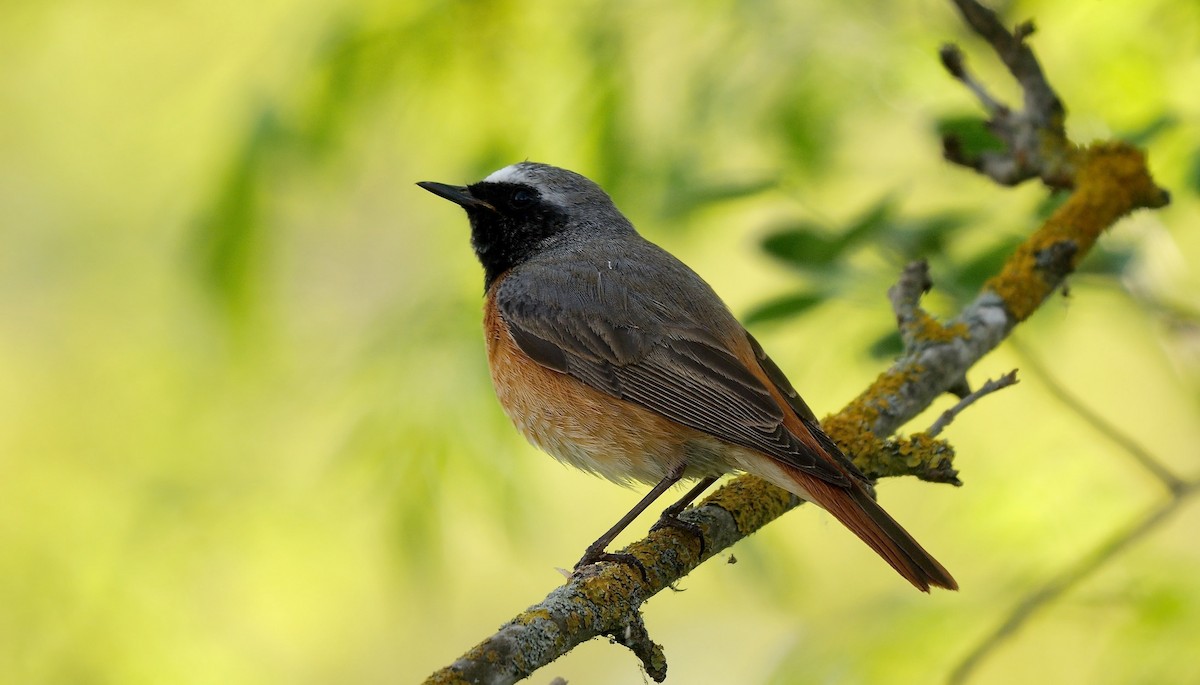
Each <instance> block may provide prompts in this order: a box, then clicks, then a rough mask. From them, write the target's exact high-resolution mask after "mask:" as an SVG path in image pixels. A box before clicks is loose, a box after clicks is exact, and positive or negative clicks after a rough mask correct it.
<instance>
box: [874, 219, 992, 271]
mask: <svg viewBox="0 0 1200 685" xmlns="http://www.w3.org/2000/svg"><path fill="white" fill-rule="evenodd" d="M973 220H974V216H973V215H972V214H969V213H965V212H958V213H955V212H944V213H941V214H933V215H931V216H928V217H922V218H915V219H905V220H904V221H903V222H900V223H898V224H894V225H893V227H892V229H891V230H889V231H887V232H886V233H884V234H883V235H881V236H880V240H881V241H882V242H884V243H886V244H887V245H888V246H889V247H891V248H892V249H893V250H895V251H896V252H898V253H899V254H900V257H901V258H902V259H904V260H905V261H908V260H911V259H916V258H918V257H921V258H930V257H937V256H940V255H941V254H943V253H944V252H945V251H946V245H948V244H949V242H950V238H951V236H952V234H953V233H954V232H955V231H957V230H959V229H961V228H962V227H964V226H966V225H968V224H969V223H970V222H971V221H973Z"/></svg>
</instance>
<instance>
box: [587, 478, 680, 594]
mask: <svg viewBox="0 0 1200 685" xmlns="http://www.w3.org/2000/svg"><path fill="white" fill-rule="evenodd" d="M686 469H687V462H681V463H680V464H679V465H678V466H676V467H675V468H673V469H671V472H670V473H668V474H667V475H666V476H665V477H664V478H663V479H662V480H660V481H658V484H657V485H655V486H654V487H653V488H651V489H650V492H647V493H646V496H645V497H643V498H642V499H641V501H639V502H638V503H637V504H635V505H633V508H632V509H630V510H629V512H628V513H626V514H625V515H624V516H622V517H621V520H620V521H617V522H616V524H614V525H613V527H612V528H609V529H608V531H607V532H605V533H604V535H601V536H600V537H599V538H597V540H596V541H595V542H593V543H592V544H590V545H588V548H587V551H585V552H584V553H583V558H582V559H580V560H579V563H577V564H575V570H576V571H578V570H579V569H580V568H582V567H584V566H587V565H589V564H594V563H596V562H598V561H613V562H617V563H621V564H629V565H631V566H636V567H637V569H638V571H640V572H641V574H642V580H644V581H646V582H650V581H649V577H648V576H647V575H646V567H645V566H643V565H642V562H641V561H638V558H637V557H635V556H633V555H632V554H621V553H613V552H606V551H604V550H605V548H607V547H608V544H609V543H610V542H612V541H613V539H614V538H616V537H617V535H619V534H620V533H621V531H623V530H625V529H626V528H627V527H628V526H629V524H630V523H633V520H634V519H636V518H637V517H638V516H639V515H641V513H642V512H643V511H646V508H647V507H649V506H650V505H651V504H653V503H654V500H656V499H658V498H659V497H661V496H662V494H663V493H664V492H666V491H667V490H668V489H670V487H671V486H672V485H674V484H676V483H678V482H679V479H680V478H683V472H684V471H685V470H686ZM697 494H699V493H697ZM684 504H685V505H686V502H685V503H684Z"/></svg>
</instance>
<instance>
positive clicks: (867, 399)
mask: <svg viewBox="0 0 1200 685" xmlns="http://www.w3.org/2000/svg"><path fill="white" fill-rule="evenodd" d="M953 1H954V3H955V5H956V6H958V8H959V9H960V11H961V12H962V13H963V16H964V19H965V20H966V21H967V22H968V24H969V25H970V26H971V27H972V28H973V29H974V30H975V31H976V32H977V33H979V34H980V35H981V36H982V37H984V38H985V39H987V40H988V42H989V43H990V44H991V45H992V46H993V47H994V48H995V49H996V51H997V53H998V55H999V56H1000V58H1001V60H1002V61H1004V63H1005V64H1006V65H1007V66H1008V67H1009V70H1010V71H1011V72H1012V74H1013V76H1014V78H1016V79H1017V81H1018V83H1019V84H1020V85H1021V88H1022V90H1023V92H1024V103H1025V109H1024V110H1023V111H1017V112H1014V111H1012V110H1009V109H1008V108H1007V107H1005V106H1003V105H1000V104H998V103H997V102H996V101H995V99H994V98H991V96H988V95H986V90H985V89H983V87H982V85H980V84H979V83H978V82H977V81H976V80H975V79H974V78H973V77H971V76H970V75H969V73H968V72H967V71H966V67H965V64H964V61H963V59H962V56H961V53H959V52H958V50H957V48H947V49H944V50H943V53H942V56H943V62H944V63H945V64H946V66H947V68H948V69H949V70H950V72H951V74H952V75H954V76H955V78H958V79H959V80H960V81H963V82H964V83H965V84H967V85H968V87H970V88H971V89H972V90H973V91H975V92H976V93H977V94H982V95H981V98H980V99H981V100H982V101H983V102H984V106H985V109H987V111H988V114H989V115H990V116H991V120H990V121H989V124H990V125H991V126H992V127H993V130H995V131H996V132H997V133H998V136H999V138H1000V139H1001V140H1002V141H1003V142H1004V143H1005V145H1006V149H1005V150H1003V151H1000V152H995V153H990V154H989V156H988V157H986V159H985V158H979V159H970V160H968V159H955V158H954V157H953V156H952V155H951V148H952V147H954V143H953V141H947V143H946V145H947V156H948V157H950V158H951V159H952V161H956V162H959V163H963V164H967V165H968V166H971V167H972V168H976V169H978V170H980V171H981V172H983V173H987V174H988V175H989V176H991V177H992V178H994V179H996V180H997V181H998V182H1000V183H1004V184H1009V185H1011V184H1013V183H1017V182H1019V181H1021V180H1025V179H1028V178H1040V179H1041V180H1042V181H1043V182H1044V183H1045V184H1047V185H1048V186H1051V187H1055V188H1071V189H1073V192H1072V195H1071V197H1070V198H1069V199H1068V200H1067V202H1066V203H1064V204H1063V205H1062V206H1061V207H1060V208H1059V209H1058V211H1057V212H1055V213H1054V215H1053V216H1051V217H1050V218H1049V219H1048V220H1047V221H1046V222H1045V224H1044V225H1043V226H1042V227H1041V228H1040V229H1038V231H1036V232H1035V233H1034V234H1033V235H1032V236H1030V237H1029V239H1028V240H1026V241H1025V242H1024V244H1022V245H1021V246H1020V248H1019V249H1018V250H1017V251H1016V252H1015V253H1014V254H1013V255H1012V256H1011V257H1010V258H1009V260H1008V261H1007V263H1006V264H1005V265H1004V267H1003V268H1002V269H1001V270H1000V272H999V273H997V274H996V276H994V277H993V278H992V279H991V280H990V281H988V282H987V284H986V286H985V287H984V288H983V290H982V291H981V292H980V293H979V295H978V296H977V297H976V298H975V300H974V301H973V302H972V303H971V304H970V305H969V306H967V307H966V308H965V309H964V310H963V311H962V312H961V313H960V314H959V315H958V316H956V317H954V318H952V319H950V320H949V321H946V322H944V323H943V322H939V321H937V320H936V319H935V318H934V317H932V316H931V315H929V314H928V313H927V312H925V311H924V310H922V309H921V308H920V306H919V299H920V296H921V294H922V293H923V292H924V291H925V290H927V289H928V287H929V283H928V275H927V274H921V273H909V272H906V274H905V277H903V278H902V279H901V282H900V283H898V284H897V286H896V287H895V288H893V290H892V292H891V293H890V294H891V297H892V302H893V308H894V310H895V311H896V315H897V321H898V324H899V326H900V330H901V335H902V338H903V339H904V342H905V346H906V349H905V353H904V354H903V356H901V357H900V358H899V359H898V360H897V361H896V362H895V363H894V364H893V365H892V366H891V368H889V369H887V370H886V371H884V372H883V373H882V374H880V376H879V377H878V378H877V379H876V380H875V381H874V382H873V383H872V384H871V386H870V387H869V388H867V389H866V390H865V391H864V392H863V393H862V394H861V395H859V396H858V397H857V398H855V399H854V401H852V402H851V403H850V404H849V405H848V406H847V407H846V408H845V409H843V410H842V411H840V412H838V413H837V414H834V415H833V416H830V417H828V418H826V419H825V421H823V425H824V427H825V429H826V431H827V432H828V433H829V434H830V435H831V436H832V437H833V438H834V439H835V440H837V441H838V443H839V444H841V445H842V446H843V448H844V449H845V451H846V452H847V453H848V454H851V455H853V456H854V459H855V461H856V463H857V464H859V466H860V467H861V468H863V470H864V471H865V472H866V473H867V474H868V475H870V476H872V477H877V478H878V477H886V476H896V475H918V476H920V477H922V478H925V479H927V480H936V481H940V482H953V483H957V474H956V473H955V472H954V470H953V468H952V467H951V466H950V456H951V455H952V454H953V450H951V449H950V447H949V445H947V444H946V443H944V442H942V441H940V440H936V439H934V438H932V437H930V436H928V435H922V434H918V435H915V436H910V437H901V438H894V437H891V436H892V435H893V433H895V432H896V431H897V430H898V429H899V428H900V427H901V426H903V425H904V424H905V423H907V422H908V421H909V420H911V419H912V418H914V417H915V416H917V415H918V414H919V413H921V412H922V411H924V410H925V409H926V408H927V407H928V406H929V405H930V404H931V403H932V402H933V401H934V400H935V399H937V398H938V397H939V396H941V395H942V394H943V393H945V392H947V391H951V390H954V391H956V392H957V393H958V394H960V395H967V394H969V390H968V389H967V387H966V382H965V379H966V374H967V371H968V370H969V369H970V368H971V367H972V366H973V365H974V364H975V363H976V362H978V361H979V360H980V359H981V358H982V357H983V356H984V355H985V354H987V353H988V352H989V351H991V350H992V349H994V348H995V347H996V345H998V344H999V343H1000V342H1001V341H1002V340H1004V338H1005V336H1007V335H1008V333H1009V332H1010V331H1011V330H1012V329H1013V327H1014V326H1016V325H1017V324H1018V323H1020V322H1021V321H1024V320H1025V319H1026V318H1028V317H1029V316H1030V315H1031V314H1032V313H1033V312H1034V311H1035V310H1036V309H1037V307H1038V306H1039V305H1040V304H1041V303H1042V302H1044V301H1045V300H1046V298H1047V297H1049V296H1050V294H1051V293H1053V292H1054V291H1055V289H1056V288H1058V287H1059V286H1060V285H1061V284H1062V282H1063V280H1064V279H1065V278H1066V276H1067V275H1068V274H1070V273H1071V272H1072V271H1073V270H1074V269H1075V268H1076V266H1077V265H1078V264H1079V262H1080V260H1082V259H1083V258H1084V256H1086V254H1087V252H1088V251H1089V250H1090V249H1091V247H1092V246H1093V245H1094V244H1095V242H1096V240H1097V238H1098V237H1099V236H1100V234H1101V233H1102V232H1103V231H1104V230H1105V229H1106V228H1108V227H1109V226H1111V225H1112V224H1113V222H1115V221H1116V220H1117V219H1119V218H1121V217H1122V216H1125V215H1126V214H1128V213H1130V212H1132V211H1134V210H1135V209H1138V208H1143V207H1161V206H1163V205H1164V204H1166V202H1167V200H1168V197H1167V194H1166V192H1165V191H1163V190H1162V189H1160V188H1158V187H1157V186H1156V185H1155V184H1154V181H1153V180H1152V179H1151V177H1150V173H1149V171H1148V170H1147V168H1146V160H1145V158H1144V156H1143V155H1142V153H1141V152H1140V151H1139V150H1137V149H1135V148H1133V147H1132V146H1129V145H1126V144H1122V143H1099V144H1095V145H1092V146H1089V147H1082V148H1081V147H1077V146H1076V145H1074V144H1073V143H1071V142H1070V141H1069V140H1067V138H1066V136H1065V133H1064V130H1065V129H1064V126H1063V119H1064V116H1065V115H1064V112H1065V110H1064V109H1063V107H1062V105H1061V103H1060V102H1059V101H1058V97H1057V96H1056V95H1055V94H1054V91H1053V90H1052V89H1051V88H1050V87H1049V85H1048V84H1047V83H1046V80H1045V78H1044V76H1043V74H1042V70H1041V67H1040V66H1039V65H1038V64H1037V60H1036V59H1035V58H1034V56H1033V52H1032V51H1031V50H1030V49H1029V48H1028V46H1027V45H1025V43H1024V39H1025V38H1026V37H1027V36H1028V35H1029V33H1030V32H1031V31H1032V25H1030V24H1024V25H1022V26H1021V27H1018V29H1017V30H1016V31H1014V32H1012V33H1009V32H1008V31H1007V30H1005V29H1004V27H1003V26H1002V25H1001V24H1000V22H999V20H998V19H997V18H996V16H995V14H993V13H992V12H991V11H990V10H987V9H985V8H983V7H982V6H981V5H979V4H978V3H976V2H974V1H973V0H953ZM798 504H799V500H798V499H797V498H796V497H794V496H793V495H791V494H789V493H787V492H785V491H783V490H780V489H779V488H776V487H773V486H771V485H769V484H767V483H766V482H764V481H762V480H760V479H758V478H755V477H752V476H742V477H740V478H737V479H735V480H733V481H731V482H729V483H728V484H727V485H725V486H724V487H722V488H721V489H720V490H718V491H717V492H715V493H713V494H712V495H711V496H709V497H708V498H707V499H705V500H704V501H703V502H701V503H700V504H699V505H698V506H696V507H694V508H692V509H689V510H687V511H686V512H684V513H683V515H682V518H683V519H684V520H685V521H687V522H689V523H692V524H694V525H696V526H697V527H698V528H699V529H700V530H701V531H703V534H704V544H703V551H701V549H702V547H701V544H700V542H699V541H698V540H696V539H695V538H694V537H692V536H690V535H688V534H686V533H683V532H681V531H679V530H676V529H674V528H663V529H660V530H656V531H653V532H651V533H650V535H648V536H647V537H646V538H645V539H643V540H640V541H638V542H635V543H633V544H632V545H630V546H629V547H627V548H626V549H625V550H623V551H624V552H626V553H629V554H632V555H634V556H635V557H637V558H638V559H639V560H640V561H641V562H642V564H643V565H644V567H645V570H646V578H644V579H643V578H642V576H641V575H640V574H639V572H638V571H637V570H635V569H632V568H630V567H628V566H626V565H620V564H603V565H598V566H592V567H587V568H585V569H583V571H582V572H580V573H577V574H575V575H574V576H572V577H571V578H570V579H568V581H567V583H566V584H564V585H563V586H561V587H559V588H556V589H555V590H553V591H552V592H551V593H550V594H549V595H548V596H547V597H546V598H545V599H544V600H542V601H541V602H539V603H538V604H535V605H534V606H532V607H530V608H529V609H527V610H526V611H524V612H523V613H521V614H520V615H518V616H517V617H516V618H514V619H512V620H511V621H509V622H508V623H507V624H505V625H504V626H503V627H501V629H500V630H499V631H498V632H497V633H496V634H494V635H492V636H491V637H489V638H487V639H486V640H484V641H483V642H481V643H480V644H479V645H477V646H476V647H474V648H473V649H471V650H470V651H469V652H467V653H466V654H464V655H463V656H462V657H461V658H459V659H458V660H457V661H455V662H454V663H453V664H451V665H450V666H448V667H446V668H445V669H443V670H441V671H439V672H437V673H435V674H434V675H432V676H431V677H430V678H429V679H428V680H427V681H426V682H427V683H431V684H432V683H489V684H501V683H512V682H516V681H517V680H520V679H522V678H524V677H526V676H528V675H530V674H531V673H533V672H534V671H535V670H537V669H538V668H540V667H541V666H544V665H546V664H549V663H551V662H552V661H554V660H555V659H557V658H558V657H559V656H561V655H563V654H565V653H567V652H568V651H570V650H571V649H573V648H574V647H575V646H576V645H578V644H580V643H582V642H585V641H587V640H590V639H592V638H594V637H598V636H602V635H607V636H610V637H612V638H613V639H614V640H615V641H617V642H620V643H622V644H626V645H629V646H630V647H631V649H632V650H633V651H634V653H635V654H636V655H637V656H638V658H639V659H641V660H642V662H643V664H644V665H645V667H646V671H647V673H648V674H649V675H650V676H651V677H652V678H654V679H655V680H656V681H661V680H662V679H663V678H665V677H666V662H665V659H664V657H663V653H662V650H661V649H659V648H658V647H657V645H654V643H653V642H652V641H651V640H650V638H649V636H648V635H647V634H646V632H645V626H644V625H643V623H642V621H641V617H640V616H639V614H638V612H639V608H640V606H641V604H642V603H643V602H644V601H646V600H647V599H648V598H650V597H652V596H653V595H655V594H656V593H658V592H660V591H662V590H663V589H664V588H667V587H668V586H670V585H671V584H673V583H675V582H676V581H678V580H679V579H681V578H683V577H684V576H686V575H687V574H688V573H689V572H690V571H691V570H692V569H694V568H695V567H696V566H698V565H699V564H700V563H702V562H703V561H705V560H706V559H708V558H711V557H713V556H715V555H717V554H719V553H720V552H721V551H722V550H724V549H726V548H728V547H729V546H730V545H732V544H733V543H735V542H737V541H738V540H740V539H742V538H744V537H746V536H748V535H751V534H752V533H754V532H755V531H757V530H758V529H759V528H761V527H762V526H764V525H766V524H767V523H769V522H770V521H772V520H774V519H775V518H778V517H779V516H780V515H782V514H783V513H784V512H786V511H788V510H789V509H792V508H794V507H795V506H797V505H798Z"/></svg>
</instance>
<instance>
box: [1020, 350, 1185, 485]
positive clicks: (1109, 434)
mask: <svg viewBox="0 0 1200 685" xmlns="http://www.w3.org/2000/svg"><path fill="white" fill-rule="evenodd" d="M1009 342H1010V344H1011V345H1012V347H1013V349H1014V350H1016V352H1017V354H1018V355H1020V356H1021V358H1022V359H1024V360H1025V366H1027V367H1028V368H1029V369H1030V370H1031V371H1033V373H1035V374H1037V375H1038V376H1039V377H1041V379H1042V382H1043V383H1044V384H1045V385H1046V389H1047V390H1049V391H1050V394H1051V395H1053V396H1054V397H1055V399H1057V400H1058V401H1059V402H1062V403H1063V404H1065V405H1066V406H1067V407H1068V408H1070V409H1071V411H1073V412H1075V413H1076V414H1078V415H1079V418H1081V419H1083V420H1084V421H1085V422H1087V424H1088V425H1090V426H1091V427H1092V428H1094V429H1095V430H1096V432H1098V433H1100V434H1101V435H1103V436H1104V437H1106V438H1108V439H1109V440H1111V441H1113V442H1114V443H1116V444H1117V445H1118V446H1120V447H1121V449H1123V450H1125V453H1126V454H1128V455H1129V456H1131V457H1133V459H1134V460H1135V461H1136V462H1137V463H1138V464H1140V465H1141V466H1142V468H1144V469H1146V470H1147V471H1149V472H1150V473H1152V474H1154V476H1155V478H1157V479H1158V480H1159V481H1160V482H1161V483H1162V484H1163V486H1164V487H1166V488H1167V490H1169V491H1170V492H1172V493H1177V492H1179V490H1180V489H1181V488H1183V487H1184V486H1185V482H1184V481H1183V480H1182V479H1180V478H1179V476H1176V475H1175V474H1174V473H1172V472H1171V470H1170V469H1168V468H1167V467H1166V466H1165V465H1164V464H1163V463H1162V462H1161V461H1159V460H1158V459H1157V458H1156V457H1155V456H1154V455H1152V454H1150V452H1149V451H1147V450H1146V448H1144V447H1142V446H1141V445H1139V444H1138V443H1137V441H1135V440H1134V439H1133V438H1131V437H1129V436H1128V435H1126V434H1124V433H1122V432H1121V431H1120V430H1118V429H1117V427H1116V426H1114V425H1113V424H1112V423H1110V422H1109V421H1107V420H1105V419H1104V418H1103V417H1101V416H1100V415H1098V414H1096V413H1095V412H1093V411H1092V410H1091V409H1089V408H1088V407H1087V405H1086V404H1084V403H1083V401H1082V400H1080V399H1079V398H1078V397H1076V396H1075V395H1073V394H1071V392H1070V391H1069V390H1067V389H1066V387H1064V386H1063V385H1062V384H1061V383H1059V382H1058V379H1057V378H1055V376H1054V374H1053V373H1052V372H1051V371H1050V369H1048V368H1046V365H1045V364H1042V362H1041V360H1039V359H1038V357H1037V355H1035V354H1034V353H1033V352H1032V351H1030V350H1029V349H1027V348H1026V347H1025V346H1024V345H1022V344H1021V343H1020V342H1019V341H1018V340H1017V339H1016V338H1012V339H1010V341H1009Z"/></svg>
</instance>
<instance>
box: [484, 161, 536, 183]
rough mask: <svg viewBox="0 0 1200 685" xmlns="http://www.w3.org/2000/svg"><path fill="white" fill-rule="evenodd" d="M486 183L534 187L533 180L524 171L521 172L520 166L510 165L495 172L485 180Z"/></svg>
mask: <svg viewBox="0 0 1200 685" xmlns="http://www.w3.org/2000/svg"><path fill="white" fill-rule="evenodd" d="M483 182H484V183H524V184H525V185H533V183H532V181H531V179H530V178H529V176H528V175H527V174H525V172H524V171H522V170H521V165H520V164H509V165H508V166H506V167H504V168H503V169H500V170H498V171H493V172H492V173H491V175H490V176H488V177H487V178H485V179H483Z"/></svg>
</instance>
